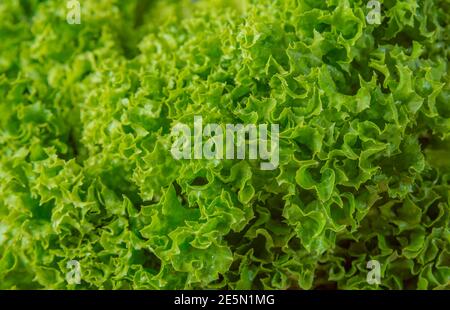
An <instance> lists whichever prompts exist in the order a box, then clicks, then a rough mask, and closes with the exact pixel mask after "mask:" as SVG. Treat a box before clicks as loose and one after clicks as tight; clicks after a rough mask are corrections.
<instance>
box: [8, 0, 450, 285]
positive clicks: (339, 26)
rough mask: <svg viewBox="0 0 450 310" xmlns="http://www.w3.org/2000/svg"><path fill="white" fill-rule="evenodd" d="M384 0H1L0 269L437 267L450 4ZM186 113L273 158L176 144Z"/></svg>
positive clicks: (323, 272) (313, 277)
mask: <svg viewBox="0 0 450 310" xmlns="http://www.w3.org/2000/svg"><path fill="white" fill-rule="evenodd" d="M380 2H381V3H382V11H381V17H382V18H381V22H382V23H381V24H380V25H377V24H373V25H371V24H369V23H368V22H367V21H366V16H367V14H368V13H369V10H370V9H368V8H367V7H366V4H367V3H366V2H365V1H362V0H339V1H338V0H327V1H314V0H275V1H272V0H262V1H260V0H239V1H238V0H236V1H226V0H222V1H221V0H211V1H206V0H203V1H187V0H186V1H175V0H171V1H150V0H142V1H139V0H129V1H118V0H95V1H94V0H89V1H88V0H84V1H81V9H82V11H81V24H79V25H78V24H69V23H67V21H66V15H67V7H66V3H65V2H64V1H56V0H54V1H52V0H47V1H39V0H27V1H18V0H2V1H1V3H0V38H1V40H0V180H1V182H0V288H3V289H10V288H17V289H40V288H46V289H48V288H58V289H61V288H81V289H95V288H103V289H183V288H186V289H200V288H229V289H258V288H263V289H273V288H275V289H286V288H301V289H310V288H339V289H363V288H369V289H370V288H381V289H434V288H448V287H449V285H450V246H449V245H450V231H449V211H450V207H449V206H450V86H449V75H448V59H449V56H450V49H449V44H450V40H449V37H448V35H449V33H450V26H449V19H450V6H449V3H448V2H447V1H445V0H419V1H412V0H399V1H391V0H384V1H380ZM194 115H201V116H202V117H203V120H204V123H219V124H225V123H230V124H237V123H244V124H245V123H253V124H261V123H267V124H279V126H280V162H279V166H278V168H277V169H276V170H273V171H262V170H260V169H259V163H258V161H256V160H237V159H236V160H206V159H203V160H176V159H174V158H173V157H172V156H171V153H170V147H171V143H172V137H171V136H170V130H171V128H172V127H173V126H174V125H176V124H178V123H185V124H192V121H193V118H194ZM71 260H76V261H78V262H79V264H80V267H81V273H82V274H81V283H80V284H78V285H77V284H69V283H68V282H67V281H66V275H67V273H68V272H69V271H70V270H69V269H68V268H67V263H68V262H69V261H71ZM369 260H378V261H379V262H380V263H381V284H379V285H371V284H369V283H367V281H366V275H367V272H368V269H367V268H366V263H367V262H368V261H369Z"/></svg>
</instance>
